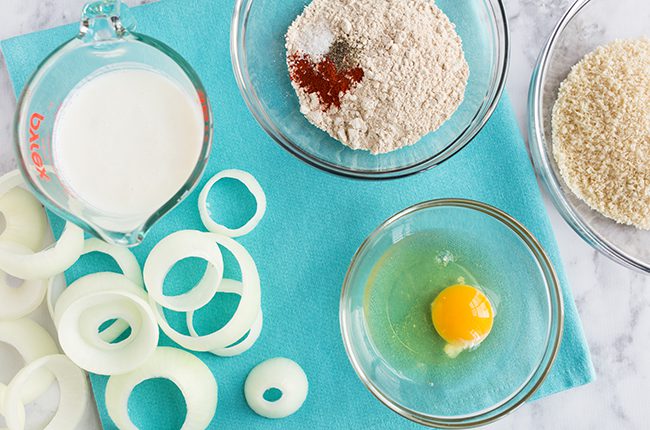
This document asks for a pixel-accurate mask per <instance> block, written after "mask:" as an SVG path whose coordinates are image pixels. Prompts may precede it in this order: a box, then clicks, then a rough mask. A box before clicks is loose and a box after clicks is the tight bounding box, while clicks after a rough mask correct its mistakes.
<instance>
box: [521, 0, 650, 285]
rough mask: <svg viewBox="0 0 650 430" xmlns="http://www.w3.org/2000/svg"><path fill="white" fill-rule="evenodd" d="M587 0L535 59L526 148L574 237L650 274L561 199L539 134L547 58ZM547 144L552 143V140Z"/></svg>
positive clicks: (571, 11) (567, 17) (649, 268)
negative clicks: (575, 234) (576, 236)
mask: <svg viewBox="0 0 650 430" xmlns="http://www.w3.org/2000/svg"><path fill="white" fill-rule="evenodd" d="M590 1H591V0H576V1H575V2H574V3H573V5H571V7H570V8H569V9H568V10H567V11H566V12H565V14H564V15H563V16H562V18H561V19H560V21H559V22H558V23H557V24H556V26H555V28H554V29H553V31H552V33H551V35H550V36H549V38H548V40H547V41H546V44H545V45H544V48H543V49H542V51H541V53H540V55H539V57H538V59H537V64H536V66H535V69H534V70H533V74H532V78H531V82H530V88H529V92H528V147H529V148H530V152H531V155H532V157H531V158H532V160H533V164H534V166H535V170H536V171H537V173H538V175H539V176H540V177H541V178H542V182H543V183H544V185H545V187H546V190H547V191H548V193H549V195H550V197H551V200H552V201H553V204H554V205H555V208H556V209H557V210H558V212H559V213H560V215H562V217H563V218H564V220H565V221H566V223H567V224H569V225H570V226H571V228H572V229H573V230H574V231H575V232H576V233H577V234H578V236H580V237H581V238H582V239H583V240H584V241H585V242H587V243H588V244H589V245H591V246H592V247H593V248H595V249H596V250H598V251H599V252H601V253H602V254H603V255H605V256H607V257H608V258H610V259H611V260H612V261H615V262H616V263H618V264H621V265H623V266H625V267H628V268H630V269H633V270H635V271H637V272H641V273H645V274H650V263H644V262H643V261H641V260H640V259H638V258H636V257H633V256H630V255H628V254H627V253H626V252H624V251H623V250H621V249H620V248H619V247H617V246H616V245H614V244H613V243H612V242H611V241H609V240H607V238H605V237H604V236H603V235H602V234H600V233H598V232H597V231H595V230H594V229H592V228H591V227H590V226H589V225H588V224H587V223H586V222H584V221H583V219H582V216H581V215H580V214H579V213H578V212H577V211H576V210H575V209H574V208H573V206H572V205H571V204H570V203H569V202H568V201H567V199H566V198H564V194H565V192H564V191H563V190H562V186H561V180H560V178H558V176H557V174H556V172H555V170H554V169H553V168H552V167H551V163H552V161H551V160H550V158H549V154H548V151H547V150H546V147H547V145H546V143H545V142H546V139H545V138H544V136H543V135H542V126H541V125H542V124H543V121H544V118H543V114H542V110H541V97H542V94H543V84H544V82H545V80H546V75H547V74H548V70H549V62H548V61H549V59H550V57H551V54H552V53H553V52H554V50H555V47H556V45H557V43H558V39H559V37H560V35H561V34H562V33H563V32H564V29H565V28H566V26H567V25H568V24H569V22H571V20H572V19H573V18H574V17H575V16H576V15H577V14H578V13H579V12H580V11H581V10H582V8H584V7H585V6H586V5H587V4H589V3H590ZM550 144H551V145H552V142H550ZM612 222H614V221H612Z"/></svg>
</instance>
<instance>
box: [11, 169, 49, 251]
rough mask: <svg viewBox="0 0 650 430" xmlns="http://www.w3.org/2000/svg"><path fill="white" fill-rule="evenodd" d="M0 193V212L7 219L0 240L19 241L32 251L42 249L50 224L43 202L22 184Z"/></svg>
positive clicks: (18, 242)
mask: <svg viewBox="0 0 650 430" xmlns="http://www.w3.org/2000/svg"><path fill="white" fill-rule="evenodd" d="M1 180H2V179H1V178H0V181H1ZM0 194H1V195H0V213H2V215H4V219H5V229H4V230H3V231H2V233H0V242H12V243H17V244H19V245H23V246H26V247H27V248H29V249H30V250H31V251H37V250H39V249H41V248H42V246H43V240H44V239H45V234H46V232H47V226H48V223H47V216H46V215H45V211H44V210H43V206H41V203H40V202H39V201H38V200H37V199H36V197H34V195H33V194H32V193H30V192H29V191H27V190H25V189H24V188H22V187H20V186H17V187H14V188H12V189H11V190H9V191H7V192H6V193H4V194H2V193H0Z"/></svg>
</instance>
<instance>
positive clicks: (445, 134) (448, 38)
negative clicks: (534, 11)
mask: <svg viewBox="0 0 650 430" xmlns="http://www.w3.org/2000/svg"><path fill="white" fill-rule="evenodd" d="M234 19H235V22H234V26H233V28H234V30H235V31H234V32H233V35H232V37H233V40H232V42H233V47H234V49H233V50H232V55H233V62H234V65H235V75H236V78H237V81H238V84H239V86H240V89H241V91H242V94H243V96H244V99H245V101H246V103H247V104H248V107H249V108H250V110H251V112H252V113H253V115H254V116H255V118H256V119H257V120H258V122H259V123H260V124H261V125H262V127H263V128H264V129H265V130H266V131H267V132H268V133H269V135H270V136H271V137H272V138H274V139H275V140H276V141H277V142H278V143H279V144H281V145H282V146H283V147H284V148H285V149H287V150H288V151H289V152H291V153H292V154H293V155H295V156H297V157H298V158H300V159H301V160H303V161H306V162H307V163H309V164H311V165H313V166H316V167H318V168H320V169H323V170H325V171H328V172H331V173H336V174H340V175H344V176H349V177H354V178H361V179H388V178H396V177H402V176H407V175H410V174H413V173H417V172H419V171H422V170H425V169H428V168H430V167H433V166H435V165H438V164H440V163H442V162H443V161H445V160H447V159H449V158H450V157H452V156H453V155H454V154H456V153H457V152H458V151H459V150H460V149H462V148H463V147H464V146H465V145H466V144H467V143H468V142H469V141H471V139H472V138H473V137H474V136H475V135H476V134H477V133H478V131H480V129H481V128H482V126H483V125H484V124H485V122H486V121H487V119H488V118H489V116H490V115H491V113H492V111H493V110H494V108H495V106H496V103H497V101H498V99H499V96H500V94H501V90H502V87H503V83H504V79H505V73H506V65H507V52H508V35H507V26H506V22H505V15H504V12H503V7H502V4H501V2H500V1H498V0H494V1H488V0H486V1H483V0H481V1H478V2H477V1H451V0H438V1H436V2H435V3H434V2H433V1H431V0H417V1H413V2H401V1H396V0H382V1H380V2H376V1H369V0H314V1H313V2H311V3H310V4H308V5H307V7H305V4H304V2H302V1H293V0H292V1H287V2H283V3H282V5H278V4H277V3H276V2H271V1H267V0H239V1H238V2H237V5H236V11H235V16H234Z"/></svg>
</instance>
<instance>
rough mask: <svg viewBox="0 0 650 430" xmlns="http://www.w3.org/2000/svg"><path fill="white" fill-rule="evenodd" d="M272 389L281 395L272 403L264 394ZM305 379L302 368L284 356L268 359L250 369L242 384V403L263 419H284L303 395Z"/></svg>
mask: <svg viewBox="0 0 650 430" xmlns="http://www.w3.org/2000/svg"><path fill="white" fill-rule="evenodd" d="M272 388H275V389H277V390H280V391H281V392H282V397H280V398H279V399H278V400H276V401H274V402H270V401H268V400H266V399H265V398H264V393H265V392H266V391H267V390H269V389H272ZM308 391H309V382H308V381H307V375H305V371H304V370H302V367H300V366H299V365H298V363H296V362H295V361H293V360H289V359H288V358H272V359H270V360H266V361H264V362H262V363H260V364H258V365H257V366H255V367H254V368H253V370H251V372H250V373H249V374H248V377H246V382H245V383H244V396H245V397H246V403H248V406H250V408H251V409H252V410H253V411H255V413H257V414H258V415H261V416H263V417H266V418H285V417H288V416H289V415H292V414H294V413H295V412H296V411H298V409H300V407H301V406H302V404H303V403H304V402H305V399H306V398H307V393H308Z"/></svg>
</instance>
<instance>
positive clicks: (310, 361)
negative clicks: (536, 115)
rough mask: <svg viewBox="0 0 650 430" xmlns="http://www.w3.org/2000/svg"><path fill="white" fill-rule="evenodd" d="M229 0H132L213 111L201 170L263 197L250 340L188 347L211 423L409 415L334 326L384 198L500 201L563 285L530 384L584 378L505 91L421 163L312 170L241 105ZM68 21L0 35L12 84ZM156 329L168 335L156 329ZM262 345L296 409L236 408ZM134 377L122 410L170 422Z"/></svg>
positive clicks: (585, 356)
mask: <svg viewBox="0 0 650 430" xmlns="http://www.w3.org/2000/svg"><path fill="white" fill-rule="evenodd" d="M232 3H233V2H232V1H223V2H214V1H211V0H163V1H161V2H158V3H153V4H149V5H146V6H142V7H139V8H136V9H134V10H133V12H134V16H135V18H136V20H137V22H138V30H139V31H141V32H143V33H145V34H148V35H151V36H153V37H155V38H158V39H160V40H162V41H164V42H165V43H167V44H169V45H170V46H172V47H173V48H174V49H176V50H177V51H178V52H180V53H181V55H183V56H184V57H185V58H186V59H187V60H188V61H189V62H190V63H191V64H192V65H193V66H194V67H195V69H196V70H197V72H198V74H199V75H200V77H201V79H202V81H203V83H204V84H205V86H206V87H207V89H208V93H209V96H210V98H211V102H212V105H213V109H214V112H215V139H216V141H215V146H214V150H213V153H212V159H211V161H210V164H209V167H208V169H207V172H206V175H205V177H204V180H203V181H202V183H205V181H206V180H207V178H209V177H210V176H211V175H213V174H215V173H216V172H218V171H219V170H222V169H224V168H241V169H244V170H247V171H250V172H251V173H252V174H253V175H255V177H257V178H258V180H259V181H260V183H261V184H262V186H263V188H264V189H265V191H266V193H267V197H268V211H267V214H266V217H265V218H264V219H263V221H262V223H261V224H260V225H259V227H258V228H257V229H256V230H255V231H254V232H253V233H252V234H250V235H248V236H246V237H244V238H242V239H241V242H242V243H243V244H244V245H245V246H246V247H247V249H248V250H249V251H250V253H251V254H252V256H253V257H254V258H255V260H256V262H257V265H258V268H259V271H260V276H261V280H262V294H263V296H262V306H263V309H264V316H265V321H264V330H263V332H262V336H261V338H260V340H259V341H258V343H257V344H256V345H255V346H254V347H253V348H252V349H251V350H250V351H248V352H247V353H246V354H244V355H242V356H240V357H237V358H231V359H226V358H218V357H214V356H211V355H209V354H199V356H200V358H201V359H202V360H204V362H206V363H207V364H208V365H209V366H210V368H211V369H212V371H213V373H214V374H215V376H216V378H217V380H218V382H219V406H218V408H217V413H216V416H215V419H214V421H213V423H212V426H211V428H212V427H214V428H217V427H218V428H222V429H234V428H238V429H253V428H255V429H288V430H291V429H305V428H316V429H325V428H327V429H350V428H366V429H397V428H414V427H417V426H416V425H415V424H412V423H410V422H408V421H406V420H404V419H402V418H400V417H398V416H397V415H396V414H393V413H392V412H390V411H389V410H388V409H387V408H385V407H383V406H382V405H381V404H380V403H379V402H378V401H377V400H375V399H374V398H373V397H372V395H371V394H370V393H369V392H367V391H366V390H365V388H364V387H363V385H362V384H361V382H360V381H359V380H358V378H357V377H356V375H355V373H354V371H353V370H352V367H351V366H350V365H349V363H348V360H347V357H346V355H345V351H344V348H343V345H342V341H341V339H340V334H339V333H340V332H339V324H338V303H339V294H340V289H341V284H342V281H343V278H344V275H345V271H346V269H347V265H348V263H349V261H350V259H351V257H352V255H353V254H354V251H355V250H356V248H357V247H358V246H359V245H360V244H361V242H362V241H363V239H364V238H365V237H366V236H367V234H368V233H370V232H371V231H372V230H373V229H374V228H375V227H376V226H377V225H378V224H379V223H380V222H381V221H383V220H384V219H385V218H387V217H388V216H390V215H391V214H393V213H395V212H397V211H398V210H400V209H402V208H404V207H407V206H409V205H412V204H414V203H417V202H420V201H423V200H428V199H432V198H439V197H465V198H471V199H476V200H480V201H484V202H486V203H489V204H492V205H494V206H496V207H499V208H501V209H503V210H505V211H506V212H508V213H510V214H511V215H513V216H514V217H516V218H517V219H519V220H520V221H521V222H522V223H523V224H524V225H525V226H526V227H528V228H529V229H530V230H531V231H532V232H533V234H535V235H536V236H537V238H538V239H539V240H540V242H541V243H542V244H543V246H544V247H545V249H546V251H547V252H548V254H549V255H550V257H551V259H552V260H553V262H554V263H555V267H556V269H557V271H558V274H559V278H560V281H561V283H562V287H563V293H564V302H565V315H566V317H565V318H566V319H565V327H564V338H563V342H562V346H561V349H560V353H559V355H558V358H557V360H556V362H555V364H554V366H553V369H552V371H551V373H550V375H549V376H548V379H547V380H546V381H545V383H544V384H543V386H542V387H541V389H540V390H539V391H538V392H537V393H536V397H540V396H544V395H548V394H551V393H554V392H557V391H561V390H565V389H568V388H571V387H575V386H578V385H581V384H585V383H587V382H589V381H591V380H592V379H593V377H594V371H593V367H592V364H591V361H590V359H589V353H588V349H587V346H586V343H585V340H584V336H583V332H582V328H581V326H580V322H579V319H578V315H577V312H576V308H575V304H574V301H573V298H572V296H571V291H570V288H569V285H568V284H567V280H566V277H565V274H564V271H563V269H562V264H561V261H560V257H559V254H558V250H557V245H556V243H555V239H554V237H553V232H552V230H551V228H550V225H549V221H548V218H547V215H546V211H545V209H544V206H543V203H542V199H541V195H540V192H539V189H538V186H537V182H536V180H535V175H534V173H533V169H532V167H531V164H530V162H529V160H528V156H527V153H526V149H525V145H524V141H523V140H522V137H521V135H520V132H519V130H518V127H517V124H516V122H515V118H514V115H513V113H512V111H511V107H510V104H509V102H508V100H507V98H504V100H502V101H501V103H500V104H499V107H498V109H497V110H496V112H495V113H494V115H493V116H492V118H491V119H490V121H489V122H488V124H487V125H486V127H485V128H484V129H483V131H482V132H481V133H480V135H479V136H478V137H477V138H476V139H475V140H474V141H473V142H472V143H471V144H470V145H469V146H468V147H467V148H465V149H464V150H463V151H462V152H461V153H460V154H459V155H457V156H456V157H454V158H453V159H452V160H450V161H448V162H446V163H445V164H444V165H443V166H441V167H439V168H436V169H434V170H432V171H429V172H426V173H423V174H419V175H416V176H414V177H410V178H406V179H401V180H397V181H392V182H381V183H371V182H357V181H352V180H347V179H343V178H338V177H334V176H331V175H328V174H325V173H322V172H320V171H317V170H316V169H313V168H311V167H308V166H307V165H304V164H302V163H301V162H299V161H298V160H296V159H294V158H293V157H291V156H290V155H289V154H287V153H286V152H285V151H284V150H282V149H281V148H280V147H279V146H278V145H276V144H275V143H274V142H273V141H272V140H271V139H270V138H269V137H268V136H267V135H266V134H265V133H264V132H263V131H262V130H261V128H260V127H259V126H258V125H257V124H256V123H255V121H254V119H253V118H252V116H251V115H250V114H249V112H248V110H247V109H246V106H245V105H244V102H243V101H242V99H241V97H240V94H239V91H238V89H237V86H236V83H235V80H234V77H233V74H232V68H231V63H230V55H229V23H230V18H231V13H232V5H233V4H232ZM76 31H77V25H76V24H72V25H69V26H65V27H60V28H55V29H52V30H47V31H43V32H39V33H34V34H29V35H25V36H21V37H18V38H14V39H11V40H6V41H4V42H2V44H1V45H0V46H1V48H2V51H3V53H4V55H5V59H6V62H7V65H8V69H9V73H10V76H11V79H12V81H13V84H14V88H15V90H16V92H19V91H20V90H21V89H22V88H23V86H24V84H25V82H26V80H27V79H28V77H29V75H30V74H31V73H32V72H33V70H34V69H35V68H36V66H37V65H38V63H39V62H40V61H41V60H42V59H43V58H44V57H45V56H46V55H47V54H48V53H49V52H50V51H52V50H53V49H54V48H56V46H58V45H59V44H61V43H62V42H63V41H65V40H66V39H69V38H70V37H72V36H74V35H75V34H76ZM197 196H198V190H197V191H195V192H194V193H193V194H192V195H191V196H190V197H189V198H188V199H187V200H185V202H184V203H183V204H181V205H180V206H179V207H177V208H176V209H175V210H174V211H173V212H172V213H171V214H170V215H168V216H167V217H166V218H165V219H164V220H163V221H162V222H160V223H158V224H157V225H156V226H155V227H154V228H153V230H152V231H151V232H150V234H149V236H148V237H147V239H146V240H145V242H144V243H143V244H142V245H141V246H139V247H138V248H136V249H134V252H135V254H136V255H137V257H138V259H139V260H140V262H141V263H142V262H144V260H145V258H146V256H147V254H148V252H149V251H150V249H151V248H152V246H153V245H154V244H155V243H157V242H158V241H159V240H160V239H161V238H163V237H164V236H166V235H167V234H169V233H171V232H173V231H176V230H180V229H188V228H190V229H191V228H195V229H202V225H201V222H200V219H199V216H198V212H197V210H196V201H197ZM110 268H111V267H110V266H109V265H107V262H106V259H102V258H101V257H97V256H88V257H83V258H82V260H80V262H79V263H77V264H76V265H75V266H74V267H73V268H72V269H71V270H69V271H68V273H67V278H68V281H70V280H72V279H76V278H77V277H79V276H80V275H82V274H84V273H88V272H91V271H97V270H105V269H110ZM201 323H202V321H200V322H199V326H200V327H201ZM200 327H199V331H201V330H200ZM161 343H162V344H170V341H169V340H168V339H167V338H166V337H164V336H162V337H161ZM275 356H286V357H289V358H292V359H294V360H296V361H297V362H299V363H300V364H301V365H302V366H303V368H304V369H305V371H306V373H307V375H308V376H309V379H310V393H309V397H308V398H307V401H306V403H305V405H304V406H303V408H302V409H301V410H300V411H299V412H298V413H297V414H295V415H294V416H291V417H289V418H287V419H284V420H277V421H272V420H267V419H264V418H261V417H259V416H257V415H255V414H254V413H253V412H252V411H250V409H248V407H247V406H246V403H245V400H244V396H243V383H244V379H245V377H246V375H247V373H248V372H249V371H250V370H251V369H252V367H253V366H254V365H256V364H257V363H259V362H260V361H262V360H265V359H267V358H271V357H275ZM92 382H93V389H94V391H95V396H96V399H97V403H98V409H99V412H100V416H101V419H102V421H103V424H104V427H105V428H107V429H112V428H115V426H114V424H113V423H112V422H111V420H110V418H109V417H108V415H107V413H106V409H105V407H104V402H103V392H104V387H105V384H106V378H104V377H98V376H93V377H92ZM143 385H145V386H142V387H139V388H138V389H137V392H136V393H135V394H134V398H133V399H132V401H131V402H130V403H129V406H130V409H131V414H132V416H133V417H134V421H135V422H136V424H138V425H139V426H140V427H141V428H147V429H154V428H155V429H167V428H178V426H179V423H180V422H182V420H183V414H184V406H183V402H182V400H180V395H179V393H178V392H177V390H176V389H175V388H174V387H173V386H172V385H171V384H169V383H165V382H160V381H152V382H148V383H146V384H143Z"/></svg>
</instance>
